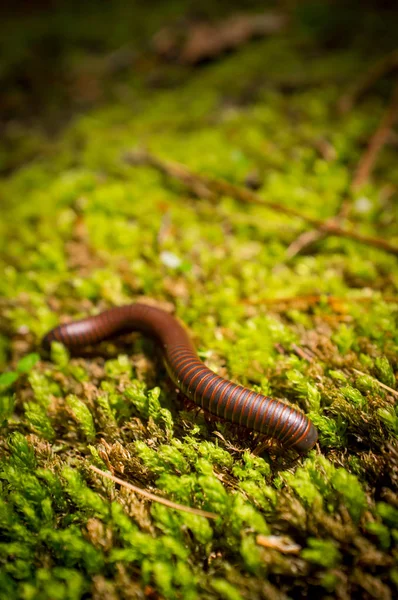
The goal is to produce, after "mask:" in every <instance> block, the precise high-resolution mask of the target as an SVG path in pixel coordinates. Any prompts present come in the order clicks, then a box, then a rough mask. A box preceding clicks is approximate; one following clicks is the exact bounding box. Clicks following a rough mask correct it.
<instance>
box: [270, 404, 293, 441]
mask: <svg viewBox="0 0 398 600" xmlns="http://www.w3.org/2000/svg"><path fill="white" fill-rule="evenodd" d="M282 404H283V403H282ZM288 408H289V407H288V405H287V404H284V406H283V408H282V410H281V414H280V415H279V417H278V420H277V422H276V423H275V427H274V429H273V431H272V433H271V431H270V433H269V435H270V436H271V437H272V436H273V435H275V434H276V433H277V431H278V427H279V423H280V422H281V419H283V414H284V413H285V411H286V409H288ZM282 422H283V420H282Z"/></svg>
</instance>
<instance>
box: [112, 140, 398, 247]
mask: <svg viewBox="0 0 398 600" xmlns="http://www.w3.org/2000/svg"><path fill="white" fill-rule="evenodd" d="M124 160H125V161H126V162H127V163H129V164H132V165H148V166H152V167H154V168H155V169H157V170H158V171H160V172H161V173H164V174H165V175H167V176H168V177H174V178H176V179H178V180H179V181H182V182H183V183H184V184H185V185H186V186H187V187H188V188H189V189H191V190H192V191H193V193H195V194H196V195H197V196H199V197H206V198H209V199H210V200H213V201H214V200H215V199H217V198H218V197H220V196H230V197H231V198H235V199H236V200H238V202H243V203H245V204H259V205H261V206H265V207H267V208H270V209H271V210H275V211H276V212H279V213H282V214H285V215H289V216H291V217H296V218H298V219H301V220H302V221H305V222H306V223H308V224H309V225H312V226H313V227H314V228H315V229H317V230H319V231H321V232H323V233H324V234H327V235H335V236H337V237H344V238H348V239H351V240H355V241H357V242H360V243H362V244H366V245H368V246H373V247H375V248H379V249H380V250H384V251H385V252H390V253H391V254H395V255H397V256H398V247H397V246H393V245H392V244H390V243H389V242H387V241H386V240H384V239H381V238H376V237H373V236H368V235H363V234H361V233H358V232H357V231H356V230H354V229H344V228H343V227H341V226H340V225H339V224H338V223H336V222H335V220H334V219H330V220H329V221H323V220H321V219H316V218H314V217H310V216H308V215H305V214H302V213H301V212H300V211H298V210H296V209H294V208H291V207H289V206H285V205H283V204H279V203H278V202H272V201H270V200H265V199H264V198H262V197H261V196H259V195H258V194H256V193H255V192H252V191H250V190H248V189H246V188H244V187H241V186H239V185H235V184H233V183H229V182H228V181H225V180H224V179H211V178H208V177H205V176H204V175H199V174H198V173H193V172H192V171H190V170H189V169H187V167H185V165H180V164H178V163H175V162H169V161H164V160H162V159H160V158H157V157H155V156H153V155H152V154H150V153H149V152H146V151H145V150H138V151H137V150H133V151H129V152H126V153H125V155H124Z"/></svg>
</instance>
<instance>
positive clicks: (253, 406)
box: [246, 394, 262, 428]
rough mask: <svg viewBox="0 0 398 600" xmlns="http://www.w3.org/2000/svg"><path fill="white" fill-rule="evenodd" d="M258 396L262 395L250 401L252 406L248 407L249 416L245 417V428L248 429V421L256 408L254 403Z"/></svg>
mask: <svg viewBox="0 0 398 600" xmlns="http://www.w3.org/2000/svg"><path fill="white" fill-rule="evenodd" d="M259 396H262V394H257V395H256V396H255V397H254V398H253V400H252V405H251V407H250V410H249V414H248V415H247V418H246V427H247V428H248V427H249V420H250V417H251V414H252V412H253V410H254V408H255V406H256V404H255V403H256V400H257V398H258V397H259Z"/></svg>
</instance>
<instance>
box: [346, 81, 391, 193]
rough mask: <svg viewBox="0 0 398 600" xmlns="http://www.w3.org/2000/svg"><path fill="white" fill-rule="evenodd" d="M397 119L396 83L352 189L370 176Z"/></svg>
mask: <svg viewBox="0 0 398 600" xmlns="http://www.w3.org/2000/svg"><path fill="white" fill-rule="evenodd" d="M397 118H398V83H397V84H396V85H395V87H394V90H393V93H392V96H391V102H390V104H389V106H388V109H387V111H386V112H385V114H384V116H383V118H382V120H381V121H380V124H379V126H378V128H377V129H376V131H375V133H374V134H373V136H372V137H371V139H370V142H369V144H368V147H367V150H366V152H365V154H364V155H363V156H362V158H361V160H360V162H359V165H358V168H357V171H356V173H355V175H354V179H353V182H352V185H351V187H352V189H353V190H354V191H356V190H358V189H359V188H360V187H361V185H363V184H364V183H365V182H366V181H367V180H368V179H369V176H370V173H371V171H372V169H373V167H374V164H375V162H376V158H377V155H378V154H379V152H380V150H381V149H382V148H383V146H384V144H385V143H386V141H387V139H388V136H389V134H390V131H391V128H392V127H393V125H394V123H395V121H396V119H397Z"/></svg>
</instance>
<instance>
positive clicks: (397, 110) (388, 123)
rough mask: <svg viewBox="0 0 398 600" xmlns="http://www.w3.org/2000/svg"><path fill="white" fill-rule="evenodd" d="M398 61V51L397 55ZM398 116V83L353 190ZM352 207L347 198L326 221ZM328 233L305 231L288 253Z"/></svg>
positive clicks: (363, 180)
mask: <svg viewBox="0 0 398 600" xmlns="http://www.w3.org/2000/svg"><path fill="white" fill-rule="evenodd" d="M396 59H397V62H398V53H397V56H396ZM397 117H398V84H397V85H396V86H395V88H394V91H393V93H392V99H391V102H390V104H389V106H388V108H387V110H386V112H385V113H384V116H383V118H382V120H381V121H380V124H379V126H378V128H377V129H376V131H375V133H374V134H373V136H372V137H371V139H370V142H369V144H368V147H367V150H366V152H365V153H364V154H363V156H362V158H361V160H360V162H359V165H358V167H357V170H356V172H355V175H354V178H353V180H352V183H351V190H352V191H354V192H356V191H358V190H359V189H360V188H361V186H362V185H363V184H364V183H366V181H367V180H368V179H369V176H370V174H371V171H372V169H373V167H374V164H375V162H376V158H377V156H378V154H379V152H380V150H381V149H382V148H383V146H384V144H385V143H386V141H387V139H388V135H389V133H390V131H391V128H392V126H393V125H394V122H395V121H396V119H397ZM349 208H350V203H349V202H348V201H347V199H345V200H344V201H343V202H342V204H341V207H340V210H339V212H338V214H337V215H336V216H335V217H333V218H332V219H328V220H327V221H326V223H328V222H329V223H332V224H333V223H334V224H335V225H338V223H339V221H341V220H342V219H344V218H345V217H346V216H347V213H348V210H349ZM325 235H326V232H325V230H323V231H322V230H320V229H319V228H317V229H314V230H312V231H305V232H304V233H302V234H301V235H299V237H298V238H297V239H296V240H294V242H292V243H291V244H290V246H289V247H288V249H287V251H286V253H287V256H288V257H289V258H292V257H293V256H295V255H296V254H298V253H299V252H301V251H302V250H303V249H304V248H305V247H306V246H309V245H310V244H313V243H314V242H317V241H319V240H321V239H323V238H324V237H325Z"/></svg>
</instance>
